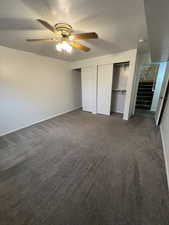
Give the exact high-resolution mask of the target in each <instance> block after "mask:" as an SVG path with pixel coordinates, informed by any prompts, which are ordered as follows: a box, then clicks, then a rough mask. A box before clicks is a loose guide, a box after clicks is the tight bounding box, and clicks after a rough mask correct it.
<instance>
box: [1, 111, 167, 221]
mask: <svg viewBox="0 0 169 225" xmlns="http://www.w3.org/2000/svg"><path fill="white" fill-rule="evenodd" d="M0 225H169V195H168V190H167V183H166V174H165V169H164V159H163V153H162V146H161V140H160V134H159V130H158V129H156V128H155V127H154V123H153V121H152V120H151V119H149V118H143V117H140V118H139V117H135V118H133V119H132V120H130V121H128V122H127V121H123V120H122V119H121V118H120V117H119V116H111V117H107V116H101V115H92V114H90V113H85V112H80V111H74V112H72V113H68V114H65V115H63V116H59V117H57V118H54V119H51V120H48V121H46V122H43V123H39V124H37V125H34V126H32V127H29V128H26V129H23V130H20V131H18V132H15V133H13V134H10V135H7V136H4V137H2V138H0Z"/></svg>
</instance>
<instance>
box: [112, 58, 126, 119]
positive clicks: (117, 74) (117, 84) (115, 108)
mask: <svg viewBox="0 0 169 225" xmlns="http://www.w3.org/2000/svg"><path fill="white" fill-rule="evenodd" d="M128 77H129V62H121V63H114V65H113V82H112V95H111V114H112V113H119V114H122V115H123V113H124V107H125V99H126V91H127V81H128Z"/></svg>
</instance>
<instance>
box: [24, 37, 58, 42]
mask: <svg viewBox="0 0 169 225" xmlns="http://www.w3.org/2000/svg"><path fill="white" fill-rule="evenodd" d="M26 41H30V42H38V41H55V39H54V38H41V39H26Z"/></svg>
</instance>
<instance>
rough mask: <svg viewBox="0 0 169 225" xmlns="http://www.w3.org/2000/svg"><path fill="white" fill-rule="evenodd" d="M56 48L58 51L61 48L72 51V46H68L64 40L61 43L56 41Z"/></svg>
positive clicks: (60, 50) (61, 49)
mask: <svg viewBox="0 0 169 225" xmlns="http://www.w3.org/2000/svg"><path fill="white" fill-rule="evenodd" d="M56 50H57V51H59V52H62V51H63V50H64V51H66V52H68V53H71V52H72V46H70V45H69V44H68V43H67V42H66V41H63V42H62V43H58V44H57V45H56Z"/></svg>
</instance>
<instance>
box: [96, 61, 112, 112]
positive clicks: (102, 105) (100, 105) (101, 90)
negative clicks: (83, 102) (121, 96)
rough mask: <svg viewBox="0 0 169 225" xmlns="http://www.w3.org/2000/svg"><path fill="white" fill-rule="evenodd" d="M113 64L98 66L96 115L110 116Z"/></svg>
mask: <svg viewBox="0 0 169 225" xmlns="http://www.w3.org/2000/svg"><path fill="white" fill-rule="evenodd" d="M112 80H113V64H110V65H109V64H108V65H99V66H98V87H97V113H100V114H104V115H110V111H111V109H110V108H111V94H112Z"/></svg>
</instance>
